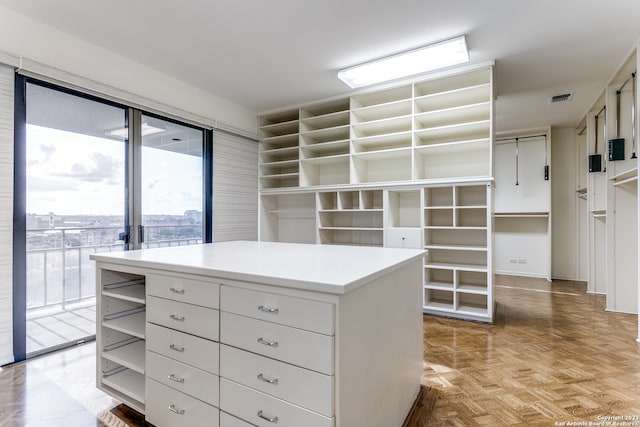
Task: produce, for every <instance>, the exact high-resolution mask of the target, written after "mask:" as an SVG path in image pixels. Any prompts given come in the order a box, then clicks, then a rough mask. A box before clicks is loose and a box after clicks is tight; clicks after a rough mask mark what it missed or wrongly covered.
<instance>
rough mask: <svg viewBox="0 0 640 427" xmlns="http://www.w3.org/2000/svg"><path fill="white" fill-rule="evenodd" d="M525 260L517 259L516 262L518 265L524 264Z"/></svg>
mask: <svg viewBox="0 0 640 427" xmlns="http://www.w3.org/2000/svg"><path fill="white" fill-rule="evenodd" d="M526 263H527V260H526V259H519V260H518V264H526Z"/></svg>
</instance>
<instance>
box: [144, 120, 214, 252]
mask: <svg viewBox="0 0 640 427" xmlns="http://www.w3.org/2000/svg"><path fill="white" fill-rule="evenodd" d="M141 129H142V156H141V158H142V161H141V168H142V170H141V180H142V182H141V186H142V189H141V192H142V196H141V209H142V225H143V226H144V242H143V243H142V247H145V248H155V247H164V246H178V245H191V244H196V243H202V241H203V233H204V229H203V190H202V183H203V180H202V174H203V145H204V132H203V131H202V130H199V129H194V128H191V127H189V126H184V125H180V124H176V123H173V122H170V121H167V120H161V119H158V118H155V117H151V116H147V115H142V126H141Z"/></svg>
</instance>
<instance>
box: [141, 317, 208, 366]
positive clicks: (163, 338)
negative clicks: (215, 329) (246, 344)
mask: <svg viewBox="0 0 640 427" xmlns="http://www.w3.org/2000/svg"><path fill="white" fill-rule="evenodd" d="M146 332H147V350H151V351H153V352H155V353H158V354H161V355H163V356H167V357H169V358H171V359H174V360H177V361H179V362H182V363H186V364H187V365H191V366H195V367H196V368H199V369H202V370H204V371H207V372H210V373H212V374H218V366H219V361H220V356H219V352H220V344H218V343H217V342H213V341H209V340H205V339H204V338H198V337H194V336H193V335H189V334H184V333H182V332H178V331H174V330H173V329H168V328H164V327H162V326H158V325H154V324H153V323H147V331H146Z"/></svg>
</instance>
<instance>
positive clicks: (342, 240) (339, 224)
mask: <svg viewBox="0 0 640 427" xmlns="http://www.w3.org/2000/svg"><path fill="white" fill-rule="evenodd" d="M317 197H318V206H319V209H318V221H317V222H318V242H319V243H323V244H349V245H368V246H382V244H383V230H384V227H383V202H382V190H345V191H328V192H319V193H318V196H317Z"/></svg>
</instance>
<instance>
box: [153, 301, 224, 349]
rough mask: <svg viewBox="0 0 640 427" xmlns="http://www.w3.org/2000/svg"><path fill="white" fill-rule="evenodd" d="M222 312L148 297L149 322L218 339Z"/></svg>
mask: <svg viewBox="0 0 640 427" xmlns="http://www.w3.org/2000/svg"><path fill="white" fill-rule="evenodd" d="M219 316H220V312H219V311H218V310H215V309H212V308H205V307H201V306H198V305H193V304H186V303H183V302H177V301H172V300H168V299H164V298H158V297H153V296H149V297H147V322H151V323H156V324H158V325H162V326H166V327H168V328H173V329H177V330H179V331H182V332H187V333H189V334H193V335H198V336H200V337H203V338H207V339H210V340H214V341H218V338H219V333H218V330H219V325H220V323H219V322H220V320H219Z"/></svg>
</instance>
